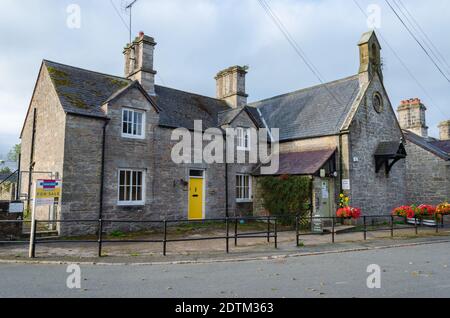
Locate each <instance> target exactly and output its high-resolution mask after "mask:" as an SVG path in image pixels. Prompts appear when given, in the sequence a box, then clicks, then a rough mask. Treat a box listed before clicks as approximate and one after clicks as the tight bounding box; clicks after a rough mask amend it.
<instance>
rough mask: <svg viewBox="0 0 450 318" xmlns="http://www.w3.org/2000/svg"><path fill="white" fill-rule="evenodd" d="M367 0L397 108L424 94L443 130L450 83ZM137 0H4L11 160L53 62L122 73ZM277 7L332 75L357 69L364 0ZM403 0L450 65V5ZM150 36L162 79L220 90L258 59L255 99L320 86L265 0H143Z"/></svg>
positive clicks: (1, 118) (2, 60)
mask: <svg viewBox="0 0 450 318" xmlns="http://www.w3.org/2000/svg"><path fill="white" fill-rule="evenodd" d="M356 1H357V2H358V3H359V4H360V5H361V6H362V8H363V9H364V10H366V12H367V13H368V14H370V15H371V16H373V17H375V20H372V21H375V22H376V27H378V30H377V32H380V33H381V34H382V37H383V39H385V40H387V42H388V43H389V45H387V44H386V42H384V41H383V40H382V41H381V45H382V47H383V51H382V56H383V61H384V77H385V86H386V88H387V90H388V93H389V96H390V99H391V102H392V104H393V106H394V108H396V107H397V105H398V104H399V103H400V101H401V100H403V99H408V98H412V97H419V98H421V99H422V100H423V102H424V103H425V105H426V106H427V107H428V112H427V123H428V126H429V127H430V135H432V136H434V137H437V136H438V129H437V125H438V123H439V122H441V121H443V120H445V119H450V89H449V88H450V83H449V82H448V81H446V80H445V79H444V77H443V76H442V75H441V74H440V73H439V72H438V70H437V69H436V68H435V66H434V65H433V64H432V62H431V61H430V60H429V59H428V58H427V56H426V55H425V53H424V52H423V51H422V50H421V48H420V47H419V46H418V44H417V43H416V42H415V41H414V40H413V38H412V37H411V36H410V35H409V34H408V33H407V31H406V30H405V28H404V27H403V26H402V25H401V23H400V22H399V21H398V19H397V18H396V17H395V15H394V14H393V12H392V11H390V9H389V7H388V6H387V5H386V2H385V1H384V0H369V1H367V0H356ZM127 2H129V1H125V0H96V1H88V0H79V1H76V0H70V1H65V0H39V1H36V0H2V1H1V10H0V158H1V157H2V156H4V155H6V153H7V152H8V150H9V149H10V148H11V147H12V146H13V145H14V144H16V143H18V142H19V141H20V140H19V135H20V131H21V128H22V125H23V121H24V119H25V115H26V111H27V108H28V106H29V103H30V99H31V95H32V93H33V88H34V85H35V82H36V78H37V75H38V71H39V68H40V65H41V61H42V59H48V60H52V61H56V62H60V63H64V64H69V65H73V66H77V67H81V68H87V69H90V70H94V71H99V72H103V73H108V74H114V75H119V76H122V75H123V56H122V51H123V47H124V46H125V44H126V43H127V42H128V39H129V31H128V29H127V23H125V22H124V21H128V16H127V12H126V11H125V10H124V9H123V8H124V6H125V5H126V3H127ZM268 3H269V4H270V6H271V7H272V9H273V10H274V12H275V13H276V14H277V15H278V16H279V18H280V20H281V21H282V22H283V24H284V25H285V26H286V28H287V29H288V30H289V32H290V34H291V35H292V37H293V38H294V39H295V41H296V42H297V43H298V44H299V45H300V46H301V48H302V50H303V51H304V52H305V54H306V55H307V57H308V58H309V60H310V61H311V62H312V63H313V65H314V66H315V67H316V68H317V69H318V70H319V71H320V73H321V74H322V76H323V78H324V80H326V81H333V80H336V79H340V78H343V77H346V76H350V75H354V74H356V73H357V71H358V66H359V55H358V48H357V43H358V41H359V38H360V36H361V34H362V33H364V32H366V31H368V30H369V26H368V23H367V17H365V16H364V15H363V13H362V12H361V11H360V10H359V9H358V7H357V6H356V5H355V3H354V2H353V1H351V0H314V1H313V0H268ZM402 3H403V4H404V5H405V6H406V8H407V9H408V11H409V12H410V13H411V14H412V15H413V16H414V17H415V19H416V20H417V21H418V22H419V23H420V25H421V27H422V28H423V30H424V31H425V32H426V34H427V35H428V36H429V38H430V39H431V40H432V41H433V42H434V44H435V45H436V47H437V48H438V49H439V51H440V52H441V53H442V55H443V56H444V58H445V59H446V60H447V61H448V63H450V41H448V33H449V31H450V1H448V0H430V1H423V0H402ZM113 4H114V6H115V7H116V8H117V10H118V12H116V10H115V9H114V6H113ZM74 5H75V6H74ZM373 5H376V7H375V8H379V9H380V11H379V14H378V11H377V10H376V11H371V10H372V8H373ZM78 9H79V13H80V14H79V15H77V12H78V11H77V10H78ZM73 10H75V11H73ZM119 15H120V16H121V17H122V19H123V20H122V19H121V18H120V16H119ZM78 17H79V19H78ZM139 31H144V32H145V33H146V34H147V35H150V36H153V37H154V38H155V40H156V42H157V43H158V45H157V47H156V52H155V69H156V70H157V71H158V76H157V78H156V80H157V83H158V84H160V85H164V86H169V87H173V88H177V89H182V90H186V91H189V92H195V93H199V94H202V95H206V96H212V97H214V95H215V81H214V76H215V74H216V73H217V72H218V71H220V70H222V69H224V68H227V67H229V66H232V65H248V66H249V74H248V76H247V93H248V94H249V95H250V96H249V101H250V102H252V101H256V100H260V99H263V98H268V97H272V96H275V95H279V94H282V93H287V92H290V91H294V90H297V89H301V88H305V87H309V86H313V85H317V84H319V83H320V82H319V80H318V79H317V77H315V75H314V74H313V73H312V72H311V71H310V70H309V69H308V67H307V66H306V65H305V63H304V62H303V61H302V60H301V59H300V58H299V56H298V55H297V54H296V53H295V51H294V50H293V48H292V47H291V46H290V45H289V43H288V42H287V41H286V39H285V38H284V37H283V35H282V33H281V32H280V31H279V30H278V29H277V28H276V26H275V25H274V24H273V22H272V21H271V20H270V19H269V18H268V16H267V15H266V14H265V12H264V11H263V9H262V8H261V6H260V5H259V3H258V1H257V0H226V1H224V0H139V1H138V2H137V3H136V5H135V7H134V11H133V25H132V33H133V35H137V34H138V32H139ZM389 46H390V47H392V49H393V51H392V50H391V49H390V48H389ZM394 52H395V53H394ZM396 56H399V57H400V59H401V61H402V62H403V63H404V64H405V65H406V66H407V69H408V70H409V72H411V73H412V74H413V75H414V77H415V78H416V79H417V80H418V81H419V83H420V84H417V83H416V81H414V80H413V78H412V77H411V75H410V73H409V72H408V71H407V70H406V69H405V67H404V66H402V63H401V62H400V61H399V59H398V58H397V57H396ZM449 73H450V70H449Z"/></svg>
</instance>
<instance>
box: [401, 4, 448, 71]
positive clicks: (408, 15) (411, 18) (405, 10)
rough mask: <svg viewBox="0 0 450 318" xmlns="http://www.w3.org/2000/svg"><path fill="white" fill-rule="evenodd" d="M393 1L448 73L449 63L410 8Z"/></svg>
mask: <svg viewBox="0 0 450 318" xmlns="http://www.w3.org/2000/svg"><path fill="white" fill-rule="evenodd" d="M394 3H395V4H396V5H397V7H398V8H399V10H400V12H402V13H403V15H404V16H405V17H406V19H407V20H408V22H409V23H410V25H412V26H413V28H414V29H415V31H416V33H417V34H419V35H422V40H423V42H424V43H425V44H426V45H427V46H428V48H429V49H430V51H431V53H432V54H433V55H434V57H435V58H436V59H437V60H438V62H440V63H441V65H442V66H443V67H444V68H445V70H446V71H447V74H450V65H449V64H448V63H447V61H446V59H445V57H444V55H443V54H442V53H441V51H440V50H439V49H438V48H437V46H436V45H435V44H434V42H433V41H432V40H431V38H430V37H429V36H428V34H427V33H426V32H425V30H424V29H423V28H422V26H421V24H420V23H419V22H418V21H417V19H416V18H415V17H414V16H413V15H412V13H411V12H410V10H408V8H407V7H406V5H405V4H404V3H403V1H401V0H394Z"/></svg>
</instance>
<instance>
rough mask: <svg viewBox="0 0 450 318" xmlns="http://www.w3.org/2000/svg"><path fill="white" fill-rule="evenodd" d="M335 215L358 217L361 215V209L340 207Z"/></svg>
mask: <svg viewBox="0 0 450 318" xmlns="http://www.w3.org/2000/svg"><path fill="white" fill-rule="evenodd" d="M336 216H337V217H339V218H351V219H359V218H360V217H361V209H358V208H352V207H349V206H348V207H345V208H340V209H339V210H337V212H336Z"/></svg>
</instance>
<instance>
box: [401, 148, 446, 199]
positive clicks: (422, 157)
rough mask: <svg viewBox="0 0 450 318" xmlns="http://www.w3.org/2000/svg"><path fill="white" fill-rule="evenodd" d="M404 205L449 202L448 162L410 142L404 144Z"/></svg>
mask: <svg viewBox="0 0 450 318" xmlns="http://www.w3.org/2000/svg"><path fill="white" fill-rule="evenodd" d="M406 151H407V152H408V158H407V160H406V185H407V199H406V202H405V203H406V204H439V203H442V202H444V201H448V200H450V162H449V161H445V160H443V159H441V158H440V157H438V156H436V155H434V154H432V153H431V152H429V151H427V150H425V149H423V148H422V147H419V146H417V145H416V144H414V143H412V142H408V143H407V144H406Z"/></svg>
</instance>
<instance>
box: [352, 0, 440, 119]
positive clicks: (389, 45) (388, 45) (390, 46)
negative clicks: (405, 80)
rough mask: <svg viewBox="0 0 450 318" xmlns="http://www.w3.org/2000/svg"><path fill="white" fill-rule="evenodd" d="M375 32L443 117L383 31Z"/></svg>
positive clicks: (355, 2)
mask: <svg viewBox="0 0 450 318" xmlns="http://www.w3.org/2000/svg"><path fill="white" fill-rule="evenodd" d="M353 3H354V4H355V5H356V6H357V7H358V9H359V11H361V13H362V15H363V16H364V17H365V18H366V19H367V18H369V16H368V15H367V13H366V12H365V11H364V9H363V8H362V7H361V5H360V4H359V3H358V1H356V0H353ZM377 34H378V35H379V37H380V39H381V40H382V41H383V42H384V43H385V44H386V46H387V47H388V48H389V50H390V51H391V52H392V54H394V56H395V58H396V59H397V60H398V61H399V62H400V65H401V66H402V67H403V68H404V69H405V70H406V72H407V73H408V75H409V76H410V77H411V79H412V80H413V81H414V82H415V83H416V85H417V86H418V87H419V88H420V89H421V90H422V91H423V93H424V94H425V95H426V96H427V98H428V99H429V100H430V102H432V104H433V106H435V107H436V108H437V109H438V110H439V111H440V112H441V113H442V115H444V116H445V117H447V115H446V114H445V112H444V111H443V110H442V108H441V107H440V106H439V104H437V103H435V102H434V100H433V97H431V94H430V93H429V92H428V90H427V89H426V88H425V87H424V85H423V84H422V83H421V82H420V81H419V79H418V78H417V77H416V76H415V75H414V73H413V72H412V71H411V70H410V68H409V67H408V65H406V63H405V62H404V61H403V59H402V58H401V57H400V55H399V54H397V52H396V51H395V49H394V48H393V47H392V45H391V44H390V43H389V41H388V40H387V39H386V38H385V37H384V36H383V33H382V32H381V31H380V30H377Z"/></svg>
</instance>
